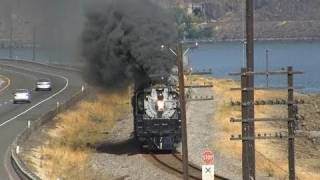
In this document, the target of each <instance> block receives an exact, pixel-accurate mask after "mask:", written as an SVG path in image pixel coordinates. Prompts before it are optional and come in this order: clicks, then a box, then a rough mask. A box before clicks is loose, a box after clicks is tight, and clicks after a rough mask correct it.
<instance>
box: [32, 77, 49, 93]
mask: <svg viewBox="0 0 320 180" xmlns="http://www.w3.org/2000/svg"><path fill="white" fill-rule="evenodd" d="M51 84H52V83H51V81H50V80H49V79H39V80H38V81H37V83H36V91H43V90H45V91H51Z"/></svg>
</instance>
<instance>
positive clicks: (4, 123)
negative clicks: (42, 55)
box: [0, 65, 69, 127]
mask: <svg viewBox="0 0 320 180" xmlns="http://www.w3.org/2000/svg"><path fill="white" fill-rule="evenodd" d="M9 66H10V65H9ZM10 67H16V66H10ZM16 68H18V69H24V70H27V71H29V72H37V73H40V74H46V75H49V76H55V77H59V78H61V79H64V80H65V81H66V84H65V86H64V87H63V88H62V89H60V90H59V91H58V92H56V93H55V94H53V95H51V96H49V97H48V98H46V99H44V100H42V101H40V102H38V103H37V104H35V105H33V106H31V107H30V108H28V109H27V110H25V111H23V112H22V113H19V114H18V115H16V116H14V117H12V118H10V119H8V120H7V121H5V122H3V123H2V124H0V127H2V126H4V125H6V124H7V123H9V122H11V121H13V120H15V119H17V118H18V117H20V116H22V115H24V114H26V113H27V112H29V111H31V110H32V109H34V108H36V107H37V106H39V105H40V104H42V103H44V102H46V101H48V100H50V99H52V98H54V97H55V96H57V95H59V94H60V93H62V92H63V91H64V90H65V89H67V87H68V86H69V79H68V78H66V77H64V76H61V75H55V74H51V73H46V72H40V71H35V70H30V69H26V68H21V67H16Z"/></svg>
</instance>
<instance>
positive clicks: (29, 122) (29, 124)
mask: <svg viewBox="0 0 320 180" xmlns="http://www.w3.org/2000/svg"><path fill="white" fill-rule="evenodd" d="M30 127H31V121H30V120H28V129H30Z"/></svg>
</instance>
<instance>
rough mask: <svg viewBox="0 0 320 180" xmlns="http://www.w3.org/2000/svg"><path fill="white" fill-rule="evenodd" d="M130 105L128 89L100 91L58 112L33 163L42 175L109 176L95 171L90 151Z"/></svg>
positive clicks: (49, 176) (67, 177) (52, 177)
mask: <svg viewBox="0 0 320 180" xmlns="http://www.w3.org/2000/svg"><path fill="white" fill-rule="evenodd" d="M128 109H129V97H128V92H126V91H124V92H116V93H115V92H102V91H100V92H98V93H97V96H96V99H95V100H86V101H82V102H80V103H78V104H77V105H76V108H74V109H73V110H70V111H66V112H64V113H62V114H59V115H58V116H57V118H56V120H57V127H56V128H54V129H51V130H50V131H49V132H48V134H49V135H50V139H49V140H48V143H47V144H46V145H44V146H42V147H38V148H37V149H35V153H33V156H34V157H38V158H33V159H34V160H33V164H34V165H36V169H37V171H38V174H39V175H40V176H41V177H42V178H43V179H57V178H61V179H77V180H78V179H79V180H81V179H83V180H87V179H107V178H106V177H102V175H101V174H98V173H97V172H93V169H92V168H91V167H90V166H89V160H90V159H89V157H90V154H91V153H93V152H94V148H92V147H94V146H95V145H96V144H97V143H99V142H101V141H103V140H104V139H105V138H106V136H107V133H106V132H107V131H108V130H109V129H110V128H111V127H112V126H113V125H114V124H115V122H116V121H117V120H118V119H120V118H122V117H123V115H124V114H126V112H128Z"/></svg>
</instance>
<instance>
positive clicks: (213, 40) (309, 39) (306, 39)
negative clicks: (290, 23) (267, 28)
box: [183, 37, 320, 44]
mask: <svg viewBox="0 0 320 180" xmlns="http://www.w3.org/2000/svg"><path fill="white" fill-rule="evenodd" d="M244 41H245V39H232V38H230V39H228V38H226V39H216V38H207V39H186V40H183V42H184V43H193V42H198V43H204V44H211V43H232V42H233V43H236V42H238V43H243V42H244ZM254 41H255V42H320V37H304V38H255V39H254Z"/></svg>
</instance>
